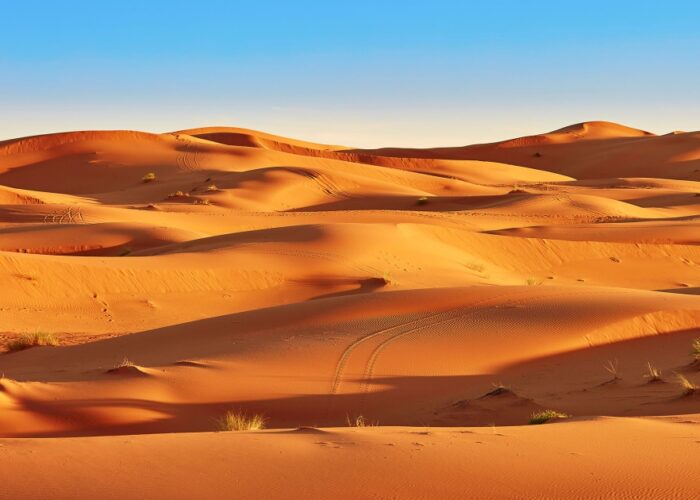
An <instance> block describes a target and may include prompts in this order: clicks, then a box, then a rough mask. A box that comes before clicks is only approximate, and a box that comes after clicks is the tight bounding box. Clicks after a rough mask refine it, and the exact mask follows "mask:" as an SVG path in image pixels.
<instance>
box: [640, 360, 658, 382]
mask: <svg viewBox="0 0 700 500" xmlns="http://www.w3.org/2000/svg"><path fill="white" fill-rule="evenodd" d="M644 376H645V377H646V378H648V379H649V382H658V381H659V380H661V370H659V369H658V368H657V367H655V366H654V365H652V364H651V362H647V373H646V374H645V375H644Z"/></svg>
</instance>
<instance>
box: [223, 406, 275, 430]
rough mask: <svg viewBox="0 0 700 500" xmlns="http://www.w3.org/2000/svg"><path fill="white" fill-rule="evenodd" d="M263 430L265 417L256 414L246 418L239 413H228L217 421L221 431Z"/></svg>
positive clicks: (245, 415) (242, 413)
mask: <svg viewBox="0 0 700 500" xmlns="http://www.w3.org/2000/svg"><path fill="white" fill-rule="evenodd" d="M264 428H265V417H263V416H262V415H258V414H255V415H251V416H248V415H247V414H246V413H244V412H241V411H229V412H227V413H226V415H224V416H223V417H222V418H221V419H219V429H220V430H222V431H259V430H261V429H264Z"/></svg>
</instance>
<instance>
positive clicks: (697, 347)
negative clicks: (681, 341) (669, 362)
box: [690, 339, 700, 361]
mask: <svg viewBox="0 0 700 500" xmlns="http://www.w3.org/2000/svg"><path fill="white" fill-rule="evenodd" d="M691 346H692V349H691V351H690V355H691V356H693V359H695V361H700V339H695V340H693V343H692V344H691Z"/></svg>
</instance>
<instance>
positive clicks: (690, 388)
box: [676, 373, 700, 396]
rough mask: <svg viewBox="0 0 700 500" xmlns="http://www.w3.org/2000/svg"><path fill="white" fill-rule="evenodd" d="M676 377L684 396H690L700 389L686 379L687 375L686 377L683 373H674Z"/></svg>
mask: <svg viewBox="0 0 700 500" xmlns="http://www.w3.org/2000/svg"><path fill="white" fill-rule="evenodd" d="M676 378H677V379H678V383H679V384H680V386H681V387H682V388H683V395H684V396H691V395H693V394H695V393H696V392H697V390H698V389H700V387H698V386H697V385H696V384H694V383H693V382H691V381H690V380H688V377H686V376H685V375H682V374H680V373H676Z"/></svg>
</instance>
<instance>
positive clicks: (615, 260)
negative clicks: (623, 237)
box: [610, 257, 620, 264]
mask: <svg viewBox="0 0 700 500" xmlns="http://www.w3.org/2000/svg"><path fill="white" fill-rule="evenodd" d="M610 260H611V261H613V262H614V263H615V264H619V263H620V259H618V258H617V257H610Z"/></svg>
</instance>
